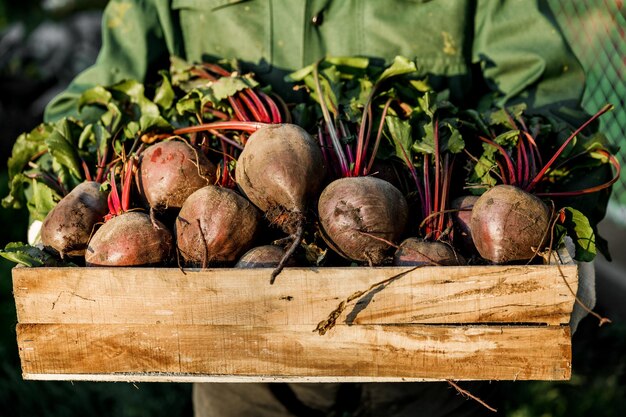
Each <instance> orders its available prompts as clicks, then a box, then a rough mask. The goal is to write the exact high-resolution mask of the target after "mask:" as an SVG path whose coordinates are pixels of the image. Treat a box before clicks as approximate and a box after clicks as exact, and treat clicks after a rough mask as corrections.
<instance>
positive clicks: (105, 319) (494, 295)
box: [13, 265, 578, 326]
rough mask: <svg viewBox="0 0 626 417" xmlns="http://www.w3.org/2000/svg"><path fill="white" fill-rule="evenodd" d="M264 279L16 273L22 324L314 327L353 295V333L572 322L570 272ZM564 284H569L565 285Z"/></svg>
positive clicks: (410, 272)
mask: <svg viewBox="0 0 626 417" xmlns="http://www.w3.org/2000/svg"><path fill="white" fill-rule="evenodd" d="M270 271H271V270H244V269H213V270H210V269H209V270H202V271H188V272H186V273H183V272H182V271H180V270H178V269H163V268H160V269H156V268H117V269H116V268H16V269H14V270H13V292H14V296H15V301H16V307H17V315H18V321H19V322H21V323H84V324H170V325H194V324H211V325H253V326H276V325H316V324H317V323H318V322H320V321H321V320H323V319H324V318H326V316H327V315H328V314H329V313H330V312H331V311H332V310H333V309H334V308H335V307H336V306H337V305H338V303H339V302H340V301H341V300H343V299H345V298H347V297H348V296H350V295H351V294H353V293H354V292H356V291H363V290H366V289H368V288H369V287H370V286H371V285H373V284H376V283H377V282H380V281H382V280H384V279H386V278H389V277H394V276H397V279H395V280H393V281H392V282H390V283H389V284H388V285H385V286H378V287H375V288H374V289H372V291H370V292H369V293H367V294H365V295H364V296H363V297H361V298H360V299H359V300H357V302H356V303H353V304H352V305H350V306H349V308H348V309H347V310H346V312H345V314H344V316H343V317H342V319H341V320H340V321H342V322H348V323H353V324H392V323H395V324H401V323H424V324H431V323H435V324H454V323H465V324H467V323H537V324H539V323H546V324H554V325H556V324H566V323H568V322H569V316H570V314H571V311H572V308H573V303H574V297H573V295H572V293H571V291H570V289H569V288H568V287H567V283H569V285H570V286H571V287H572V290H573V291H574V292H575V291H576V289H577V283H578V281H577V267H576V266H574V265H565V266H561V267H560V271H561V272H562V275H561V272H559V268H558V267H556V266H542V265H538V266H506V267H499V266H471V267H467V266H465V267H425V268H417V269H411V268H406V267H404V268H324V269H308V268H292V269H286V270H285V271H284V272H282V273H281V275H280V276H279V277H278V280H277V282H276V284H274V285H269V276H270ZM566 281H567V283H566Z"/></svg>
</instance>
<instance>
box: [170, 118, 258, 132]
mask: <svg viewBox="0 0 626 417" xmlns="http://www.w3.org/2000/svg"><path fill="white" fill-rule="evenodd" d="M266 126H269V125H268V124H267V123H262V122H245V121H240V120H232V121H227V122H211V123H203V124H199V125H195V126H188V127H181V128H179V129H176V130H174V134H175V135H184V134H187V133H194V132H208V131H209V130H211V129H213V130H239V131H243V132H248V133H254V132H256V131H257V130H259V129H262V128H264V127H266Z"/></svg>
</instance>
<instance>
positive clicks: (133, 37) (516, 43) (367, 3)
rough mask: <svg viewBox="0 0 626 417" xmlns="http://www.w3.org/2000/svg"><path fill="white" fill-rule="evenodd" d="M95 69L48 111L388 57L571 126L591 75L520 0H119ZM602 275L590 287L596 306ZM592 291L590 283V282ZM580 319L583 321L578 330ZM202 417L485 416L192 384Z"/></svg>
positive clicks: (459, 402)
mask: <svg viewBox="0 0 626 417" xmlns="http://www.w3.org/2000/svg"><path fill="white" fill-rule="evenodd" d="M102 36H103V46H102V49H101V51H100V54H99V57H98V59H97V62H96V63H95V65H93V66H92V67H90V68H89V69H87V70H86V71H84V72H83V73H81V74H79V75H78V76H77V77H76V78H75V80H74V81H73V82H72V83H71V84H70V86H69V87H68V88H67V89H66V91H64V92H63V93H61V94H60V95H59V96H57V97H56V98H55V99H54V100H53V101H52V102H51V103H50V104H49V105H48V107H47V109H46V113H45V119H46V120H47V121H53V120H58V119H60V118H62V117H64V116H69V115H75V116H77V115H78V114H77V108H78V106H77V100H78V97H79V96H80V93H81V92H83V91H85V90H86V89H88V88H90V87H93V86H95V85H110V84H113V83H115V82H118V81H121V80H124V79H129V78H132V79H137V80H141V81H146V82H147V81H149V77H151V76H155V75H156V74H157V71H156V70H158V69H160V68H167V67H168V65H169V57H170V56H172V55H175V56H179V57H182V58H183V59H185V60H187V61H189V62H200V61H203V60H206V59H207V58H231V59H237V60H239V61H240V62H241V64H242V66H243V68H244V69H245V70H250V71H252V72H254V73H255V74H256V76H257V77H258V78H259V80H260V81H262V82H263V83H266V84H269V85H271V86H272V88H274V89H275V90H276V91H277V92H278V93H279V94H280V95H282V96H283V97H286V98H287V99H297V96H296V95H294V94H295V93H294V92H293V91H292V90H291V86H289V85H288V84H286V83H285V82H284V81H283V79H284V76H285V75H286V74H288V73H290V72H291V71H294V70H296V69H298V68H300V67H302V66H304V65H307V64H310V63H312V62H314V61H316V60H318V59H320V58H322V57H324V56H326V55H332V56H366V57H371V58H377V59H383V60H386V61H388V62H389V61H391V60H392V59H393V58H394V57H395V56H397V55H402V56H406V57H410V58H412V59H414V60H415V62H416V64H417V65H418V66H419V67H420V68H422V69H423V71H424V72H425V73H428V74H429V81H430V82H431V84H432V85H433V87H434V88H435V89H441V90H443V89H447V90H449V92H450V98H451V100H452V101H454V102H457V103H459V104H461V105H463V106H465V107H476V106H478V105H479V104H480V103H481V102H484V101H489V102H493V103H495V104H497V105H510V104H515V103H519V102H524V103H526V104H527V106H528V108H529V109H530V110H531V111H536V112H547V113H550V114H552V115H553V116H554V115H556V116H559V117H561V118H562V119H563V120H566V121H568V122H570V123H571V124H572V125H577V124H579V122H580V121H582V120H584V119H585V117H586V115H585V114H584V113H583V112H582V111H580V100H581V96H582V93H583V89H584V74H583V71H582V69H581V67H580V65H579V63H578V62H577V60H576V59H575V57H574V56H573V54H572V52H571V51H570V49H569V48H568V47H567V45H566V44H565V42H564V40H563V38H562V36H561V34H560V33H559V31H558V29H557V27H556V24H555V22H554V19H553V18H552V16H551V14H550V12H549V10H548V6H547V4H546V2H545V1H535V0H532V1H521V0H478V1H472V0H433V1H424V0H386V1H376V0H361V1H357V0H346V1H339V0H306V1H273V0H206V1H200V0H171V1H170V0H134V1H122V0H112V1H111V2H110V3H109V4H108V6H107V8H106V11H105V13H104V17H103V31H102ZM592 272H593V271H592V270H591V274H589V273H587V275H588V278H586V279H585V282H587V283H589V285H587V288H588V290H589V291H587V295H588V297H587V298H586V301H587V303H588V304H590V305H593V303H594V301H595V300H594V294H593V291H592V290H593V285H592V284H593V273H592ZM583 287H585V286H584V285H583ZM581 316H582V315H578V316H577V318H576V319H575V320H576V322H577V321H578V320H580V318H581ZM193 400H194V408H195V416H196V417H204V416H220V417H227V416H241V415H248V416H323V415H329V416H331V415H332V416H348V415H355V416H356V415H358V416H377V415H386V416H398V417H399V416H413V415H416V416H417V415H419V416H448V415H455V416H464V415H477V413H481V412H483V410H484V409H483V408H481V407H480V406H478V405H476V404H473V403H469V402H467V401H465V400H464V399H463V398H462V397H461V396H459V395H457V393H456V392H455V391H454V390H452V389H450V388H449V387H448V386H447V384H445V383H438V384H431V383H413V384H408V383H401V384H381V383H368V384H195V385H194V392H193Z"/></svg>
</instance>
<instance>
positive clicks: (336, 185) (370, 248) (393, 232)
mask: <svg viewBox="0 0 626 417" xmlns="http://www.w3.org/2000/svg"><path fill="white" fill-rule="evenodd" d="M318 212H319V218H320V223H321V227H322V231H323V233H324V235H325V237H326V238H327V240H328V241H329V242H328V243H329V245H330V246H331V247H333V249H334V250H335V251H336V252H338V253H339V254H341V255H343V256H345V257H346V258H348V259H352V260H355V261H365V262H368V263H370V264H372V265H380V264H381V263H382V262H383V260H384V258H385V254H386V252H387V250H388V249H389V247H390V245H389V242H393V241H395V240H397V239H399V238H400V236H401V235H402V233H403V231H404V228H405V226H406V222H407V218H408V207H407V203H406V200H405V198H404V196H403V195H402V193H401V192H400V191H399V190H398V189H397V188H395V187H394V186H393V185H391V184H390V183H388V182H387V181H384V180H381V179H379V178H375V177H350V178H341V179H338V180H335V181H333V182H332V183H330V184H329V185H328V187H326V188H325V189H324V191H323V192H322V195H321V196H320V199H319V203H318Z"/></svg>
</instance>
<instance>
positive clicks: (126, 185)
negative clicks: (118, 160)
mask: <svg viewBox="0 0 626 417" xmlns="http://www.w3.org/2000/svg"><path fill="white" fill-rule="evenodd" d="M134 168H135V158H130V159H129V160H128V162H127V163H126V172H125V173H124V180H123V181H124V182H123V183H122V210H123V211H128V209H129V208H130V190H131V178H132V175H133V169H134Z"/></svg>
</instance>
